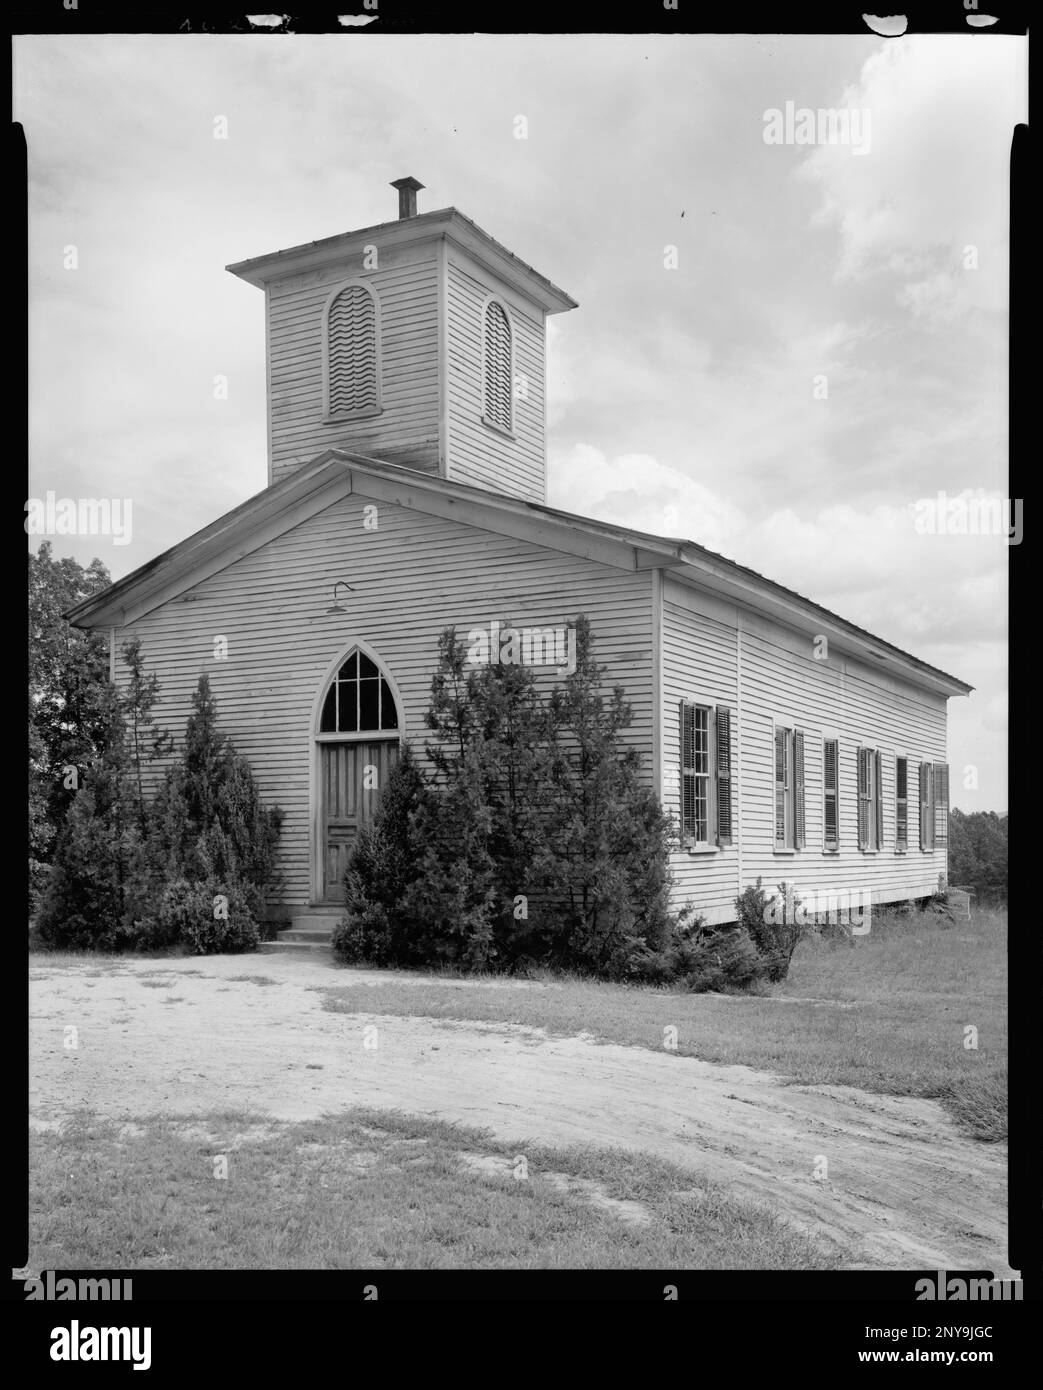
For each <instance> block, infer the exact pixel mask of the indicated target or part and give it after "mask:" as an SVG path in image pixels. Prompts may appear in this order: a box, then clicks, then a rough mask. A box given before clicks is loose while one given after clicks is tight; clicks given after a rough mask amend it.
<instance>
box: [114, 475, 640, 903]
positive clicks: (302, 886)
mask: <svg viewBox="0 0 1043 1390" xmlns="http://www.w3.org/2000/svg"><path fill="white" fill-rule="evenodd" d="M359 486H360V488H361V487H363V486H364V482H363V480H361V479H360V481H359ZM366 505H368V499H367V498H366V496H365V495H364V493H362V492H359V493H353V494H352V495H351V496H350V497H347V498H344V499H343V500H342V501H339V502H337V503H335V504H334V505H332V506H330V507H329V508H328V509H327V510H325V511H324V512H321V513H320V514H319V515H317V516H314V517H312V518H311V519H309V520H307V521H304V522H302V523H301V524H300V525H299V526H297V527H295V528H294V529H293V530H291V531H288V532H287V533H286V534H284V535H283V536H281V537H279V538H277V539H275V540H273V541H271V542H269V543H268V544H267V545H265V546H264V547H262V548H261V549H260V550H257V551H255V552H254V553H252V554H250V555H248V556H246V557H244V558H243V559H241V560H239V561H237V562H236V563H234V564H232V565H230V566H229V567H228V568H227V569H225V570H222V571H221V572H220V573H219V574H216V575H214V576H212V577H211V578H209V579H206V580H204V581H203V582H201V583H200V584H198V585H197V586H196V587H195V588H193V589H191V590H190V591H188V592H187V593H185V594H183V595H182V596H181V597H179V598H177V599H174V600H171V601H170V602H168V603H166V604H164V605H163V606H162V607H160V608H158V609H156V610H155V611H153V612H152V613H149V614H147V615H146V616H145V617H143V618H141V619H139V620H138V621H137V622H135V623H133V624H131V625H130V626H129V627H127V628H125V629H123V630H121V631H120V632H119V633H118V634H117V638H118V643H119V642H122V641H123V640H125V639H126V638H128V637H132V636H137V637H140V638H141V641H142V647H143V652H144V657H145V661H146V665H147V667H148V669H149V670H150V671H154V672H155V673H156V675H157V676H158V677H159V681H160V686H161V692H162V703H161V705H160V707H159V709H158V711H157V716H158V718H159V719H160V721H161V723H162V724H164V725H165V726H166V727H169V728H170V730H171V732H172V733H173V734H174V735H175V737H176V738H178V739H180V737H181V735H182V733H183V730H184V723H185V719H186V717H187V714H188V711H189V708H190V699H191V695H192V692H193V690H194V689H195V686H196V682H197V680H198V678H199V675H200V673H201V672H203V671H206V672H207V673H208V674H209V676H210V680H211V684H212V687H213V690H214V693H215V696H216V699H217V705H218V715H219V721H220V725H221V727H222V729H223V730H225V731H226V732H227V733H228V734H229V735H231V737H232V738H233V740H234V741H235V743H236V745H237V747H238V748H239V749H240V751H241V752H242V753H244V754H245V755H246V757H247V758H249V760H250V763H251V765H252V767H253V768H254V771H255V773H256V775H257V777H258V781H259V783H260V786H261V790H262V793H263V795H264V796H265V798H266V799H267V800H269V801H270V802H274V803H278V804H279V805H280V806H282V807H283V809H284V811H285V813H286V820H285V824H284V829H283V838H282V847H281V866H282V871H283V873H284V875H285V880H286V886H285V890H284V894H283V901H284V904H285V906H286V907H300V906H303V905H304V904H306V903H308V902H309V901H310V900H311V895H312V862H313V861H312V854H313V842H312V839H311V836H312V834H313V825H312V814H313V807H312V800H311V781H310V779H311V776H312V772H311V767H312V757H313V744H314V740H313V728H312V716H313V710H314V708H315V706H316V702H317V701H318V699H319V696H320V694H321V688H322V686H323V685H324V676H325V673H326V672H327V670H328V669H329V668H330V666H331V664H332V663H334V662H336V661H338V660H339V659H340V658H342V657H343V656H344V655H345V654H346V652H347V651H348V650H349V648H350V647H351V646H352V644H353V643H355V642H357V641H361V642H364V643H367V644H368V646H369V647H370V648H371V649H372V650H373V651H374V652H375V654H376V655H377V656H378V657H379V659H380V660H381V661H382V663H383V664H384V666H385V669H386V671H387V672H388V674H389V675H390V677H391V679H392V680H393V682H394V683H395V684H396V686H397V688H398V691H399V693H400V696H401V703H402V708H401V710H400V718H401V722H402V726H403V730H404V733H405V735H406V737H408V738H410V739H412V740H413V741H414V742H415V743H416V744H417V746H418V747H420V746H422V745H423V742H424V739H425V737H426V730H425V728H424V724H423V716H424V713H425V711H426V709H427V705H428V697H429V693H430V684H431V676H432V674H433V672H434V670H435V668H436V665H437V647H438V636H439V633H440V632H441V630H442V629H443V628H444V627H446V626H448V625H449V624H456V626H457V628H458V630H459V631H460V632H461V633H464V634H465V633H466V632H467V631H468V630H469V629H470V628H475V627H486V626H487V625H488V624H489V623H490V622H492V621H495V620H497V619H505V618H509V619H511V620H512V621H513V622H514V623H515V624H516V625H518V626H533V627H535V626H539V627H551V626H557V625H563V624H567V623H568V622H569V621H570V620H572V619H573V618H575V616H576V615H577V614H578V613H580V612H583V613H586V614H587V615H588V616H589V618H590V620H591V623H592V625H593V629H594V633H595V637H596V640H597V648H596V651H597V655H598V658H599V660H600V661H602V662H603V664H604V665H605V666H606V667H607V674H606V685H611V684H613V683H616V682H619V683H621V684H623V685H624V686H625V687H626V689H627V691H628V693H629V696H630V699H631V702H632V705H633V711H634V722H633V726H632V728H631V729H630V730H629V731H628V737H629V738H630V739H631V740H632V741H633V742H634V743H635V745H636V746H637V747H639V748H640V749H641V750H642V752H643V753H644V755H645V763H646V769H647V771H648V775H649V776H651V756H652V737H653V735H652V726H653V679H652V661H653V633H652V577H651V574H650V573H649V572H628V571H622V570H618V569H614V568H611V567H609V566H608V565H604V564H600V563H598V562H595V561H591V560H587V559H582V558H579V557H573V556H569V555H564V554H561V553H560V552H557V551H553V550H548V549H545V548H542V547H539V546H536V545H533V544H531V543H530V542H526V541H521V540H513V539H510V538H508V537H504V536H501V535H498V534H494V533H492V532H488V531H483V530H479V529H477V528H475V527H471V526H466V525H463V524H461V523H458V522H456V521H446V520H441V519H439V518H435V517H431V516H428V515H425V514H422V513H420V512H416V511H412V510H409V509H407V508H404V507H399V506H394V505H390V504H385V503H380V504H379V529H378V530H376V531H369V530H366V529H364V527H363V519H364V515H363V507H365V506H366ZM340 579H343V580H345V581H346V582H347V583H348V584H350V585H351V586H352V592H350V593H345V591H344V590H343V589H341V590H340V591H339V602H340V605H341V606H342V607H343V608H345V609H346V610H347V611H346V613H344V614H341V615H330V614H329V613H327V611H326V610H327V609H328V608H329V607H330V606H331V605H332V602H333V585H334V583H335V582H336V581H337V580H340ZM218 637H224V638H225V639H227V643H228V656H227V659H226V660H215V659H214V650H215V640H216V639H217V638H218ZM124 674H125V673H124ZM544 679H545V681H546V683H548V684H550V683H553V681H554V679H555V677H554V675H553V674H552V673H548V674H547V675H546V677H544V676H543V674H542V673H541V680H544Z"/></svg>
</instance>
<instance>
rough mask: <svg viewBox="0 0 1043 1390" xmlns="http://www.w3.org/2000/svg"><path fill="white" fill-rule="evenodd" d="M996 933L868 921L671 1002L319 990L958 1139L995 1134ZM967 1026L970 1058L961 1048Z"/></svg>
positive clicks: (1001, 1018) (549, 991)
mask: <svg viewBox="0 0 1043 1390" xmlns="http://www.w3.org/2000/svg"><path fill="white" fill-rule="evenodd" d="M1006 931H1007V914H1006V911H1005V910H1003V909H996V910H989V911H982V912H979V913H976V914H975V916H974V918H973V919H972V920H971V921H969V922H957V923H954V924H945V925H943V924H942V923H941V921H940V920H939V919H937V918H933V917H931V916H927V915H918V916H914V917H888V916H885V915H883V914H878V915H877V916H875V917H874V918H873V923H872V930H871V931H870V932H869V933H868V934H867V935H866V936H862V937H854V938H852V939H851V940H850V941H849V942H840V943H835V942H830V941H825V940H822V939H821V938H817V937H816V938H811V939H809V940H807V941H805V942H803V943H802V944H801V945H800V946H799V947H798V949H797V952H796V954H795V955H794V958H793V963H792V965H791V968H790V973H789V976H788V977H787V978H786V979H785V980H784V981H782V983H781V984H779V985H776V986H774V987H773V988H772V989H771V990H770V991H769V992H767V993H765V994H763V995H757V994H751V995H741V996H734V995H727V996H725V995H711V994H688V993H675V992H671V991H668V990H660V989H649V988H642V987H636V986H628V985H616V984H606V983H600V982H596V981H592V980H578V979H574V980H569V981H567V982H566V983H564V984H554V983H551V982H550V981H549V980H544V981H542V982H538V983H536V984H534V985H533V986H532V987H530V988H526V989H505V988H504V987H503V986H502V984H495V983H493V982H492V981H489V983H487V984H484V983H463V982H461V983H459V984H454V983H453V982H451V981H446V982H444V983H437V984H436V983H432V984H414V983H410V982H405V983H403V982H399V981H395V980H393V979H392V980H389V981H388V982H387V983H381V984H378V985H348V986H331V987H330V988H328V989H326V990H325V991H324V993H325V1000H324V1003H325V1006H326V1007H327V1008H328V1009H332V1010H334V1011H337V1012H344V1013H360V1014H392V1015H422V1016H426V1017H429V1018H436V1019H459V1020H474V1021H476V1022H495V1023H516V1024H524V1025H527V1026H529V1027H533V1028H543V1029H545V1030H546V1031H547V1032H548V1033H551V1034H559V1035H563V1036H573V1035H575V1034H577V1033H580V1032H587V1033H589V1034H591V1035H593V1036H594V1037H595V1038H596V1039H598V1040H599V1041H602V1042H616V1043H623V1044H626V1045H628V1046H632V1047H647V1048H651V1049H653V1050H655V1051H662V1050H663V1039H664V1029H665V1028H667V1027H670V1026H673V1027H675V1028H676V1029H677V1048H676V1053H677V1055H680V1056H689V1057H700V1058H702V1059H704V1060H705V1061H709V1062H719V1063H724V1064H731V1065H734V1064H741V1065H744V1066H749V1067H755V1068H757V1069H760V1070H764V1071H769V1072H774V1073H775V1074H777V1075H778V1076H780V1077H782V1078H783V1079H784V1080H787V1081H791V1082H800V1083H803V1084H810V1085H818V1084H824V1085H834V1086H836V1085H843V1086H855V1087H860V1088H861V1089H862V1090H866V1091H875V1092H881V1093H886V1094H892V1095H902V1096H921V1097H924V1098H929V1099H936V1100H939V1101H940V1102H941V1103H942V1104H943V1105H944V1106H945V1107H946V1109H947V1110H948V1111H949V1112H950V1113H951V1114H952V1116H953V1117H954V1119H956V1121H957V1122H958V1123H959V1124H960V1125H962V1126H963V1127H964V1128H965V1129H967V1130H968V1132H970V1133H972V1134H974V1135H975V1136H976V1137H977V1138H979V1139H983V1140H986V1141H989V1140H996V1139H1002V1138H1005V1137H1006V1132H1007V1131H1006V1093H1007V1065H1006V1049H1007V1026H1006ZM968 1027H973V1028H974V1029H976V1030H977V1034H976V1039H975V1040H976V1042H977V1047H976V1048H968V1047H965V1045H964V1043H965V1039H966V1038H967V1037H968V1036H969V1035H968V1034H966V1033H965V1030H966V1029H967V1028H968Z"/></svg>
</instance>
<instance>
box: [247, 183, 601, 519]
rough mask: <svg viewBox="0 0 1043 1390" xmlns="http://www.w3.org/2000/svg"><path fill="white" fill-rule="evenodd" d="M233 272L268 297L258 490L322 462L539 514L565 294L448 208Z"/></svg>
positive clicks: (413, 197) (410, 206)
mask: <svg viewBox="0 0 1043 1390" xmlns="http://www.w3.org/2000/svg"><path fill="white" fill-rule="evenodd" d="M391 186H392V187H393V188H394V189H395V190H396V191H397V193H398V218H397V219H396V220H395V221H392V222H382V223H379V224H378V225H376V226H372V227H364V228H361V229H360V230H358V231H354V232H344V233H341V234H340V235H338V236H334V237H328V238H326V239H325V240H323V241H314V242H310V243H308V244H306V245H303V246H295V247H291V248H290V249H288V250H286V251H276V252H273V253H272V254H270V255H266V256H259V257H256V258H254V259H253V260H248V261H240V262H238V263H237V264H235V265H230V266H228V269H229V270H230V271H231V272H232V274H234V275H238V276H239V277H240V278H241V279H243V280H246V281H247V282H248V283H250V284H252V285H256V286H258V287H259V288H260V289H262V290H263V291H264V296H265V322H266V341H267V346H268V351H267V364H268V456H269V457H268V481H269V483H276V482H279V481H280V480H281V479H282V478H284V477H286V476H287V475H288V474H289V473H291V472H292V471H293V470H294V469H296V468H298V467H300V466H301V464H303V463H306V462H307V461H308V460H309V459H312V458H314V457H315V456H316V455H317V454H321V453H324V452H325V451H326V450H327V449H330V448H342V449H347V450H351V451H353V452H355V453H360V454H366V455H369V456H370V457H372V458H375V459H381V460H383V461H385V462H387V463H395V464H400V465H402V466H404V467H407V468H415V469H417V470H419V471H420V472H424V473H429V474H435V475H438V476H441V477H444V478H448V479H451V480H453V481H456V482H462V483H469V484H471V485H472V486H475V487H482V488H488V489H490V490H492V491H496V492H503V493H507V494H509V495H511V496H515V497H525V498H528V499H529V500H531V501H535V502H543V501H545V500H546V320H547V315H548V314H556V313H562V312H564V311H565V310H568V309H573V308H575V307H576V303H575V300H573V299H571V298H570V297H569V296H568V295H567V294H565V292H564V291H563V290H560V289H558V288H557V286H555V285H553V284H551V282H550V281H549V280H547V279H546V278H545V277H544V276H542V275H540V274H539V273H538V272H537V271H535V270H534V269H533V268H532V267H531V266H530V265H527V264H526V262H524V261H522V260H520V259H519V258H518V257H517V256H515V255H514V254H513V253H512V252H510V251H508V250H507V249H506V247H504V246H501V245H500V243H499V242H497V241H494V240H493V238H492V237H491V236H489V235H488V233H487V232H484V231H482V229H481V228H480V227H478V226H476V224H475V223H474V222H472V221H471V220H470V218H468V217H465V216H464V214H463V213H461V212H459V211H457V209H456V208H444V209H441V210H440V211H437V212H426V213H421V212H419V211H418V210H417V194H418V193H419V192H420V191H421V190H422V189H423V187H424V185H423V184H422V183H420V182H419V181H418V180H417V179H415V178H412V177H411V176H410V177H406V178H401V179H396V180H395V181H394V182H393V183H392V185H391Z"/></svg>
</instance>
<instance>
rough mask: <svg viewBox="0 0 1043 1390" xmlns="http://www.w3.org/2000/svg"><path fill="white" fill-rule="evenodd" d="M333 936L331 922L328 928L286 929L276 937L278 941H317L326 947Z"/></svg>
mask: <svg viewBox="0 0 1043 1390" xmlns="http://www.w3.org/2000/svg"><path fill="white" fill-rule="evenodd" d="M332 935H333V924H332V922H331V923H330V925H329V926H328V927H286V928H285V929H284V930H283V931H281V932H280V933H279V935H278V938H277V939H278V940H279V941H318V942H325V944H326V945H327V946H328V945H329V942H330V937H331V936H332Z"/></svg>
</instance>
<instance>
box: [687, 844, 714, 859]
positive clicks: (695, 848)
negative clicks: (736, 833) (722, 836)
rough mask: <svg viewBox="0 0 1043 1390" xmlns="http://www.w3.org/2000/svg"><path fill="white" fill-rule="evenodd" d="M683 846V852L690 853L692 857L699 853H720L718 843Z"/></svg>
mask: <svg viewBox="0 0 1043 1390" xmlns="http://www.w3.org/2000/svg"><path fill="white" fill-rule="evenodd" d="M684 848H685V853H686V854H690V855H692V856H693V858H694V857H695V856H696V855H700V854H720V852H721V847H720V845H685V847H684Z"/></svg>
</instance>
